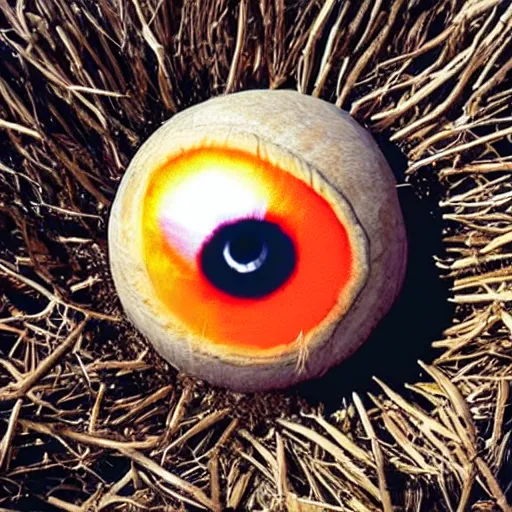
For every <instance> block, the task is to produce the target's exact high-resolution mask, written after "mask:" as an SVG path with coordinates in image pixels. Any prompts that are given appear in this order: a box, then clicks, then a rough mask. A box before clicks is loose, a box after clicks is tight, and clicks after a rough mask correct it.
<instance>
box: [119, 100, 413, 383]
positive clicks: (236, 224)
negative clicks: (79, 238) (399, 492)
mask: <svg viewBox="0 0 512 512" xmlns="http://www.w3.org/2000/svg"><path fill="white" fill-rule="evenodd" d="M406 252H407V251H406V241H405V231H404V225H403V219H402V214H401V211H400V207H399V204H398V199H397V194H396V187H395V180H394V178H393V175H392V173H391V170H390V169H389V167H388V165H387V163H386V161H385V159H384V157H383V155H382V154H381V152H380V151H379V149H378V147H377V145H376V144H375V142H374V141H373V139H372V137H371V136H370V135H369V134H368V133H367V132H366V131H365V130H364V129H363V128H362V127H360V126H359V125H358V124H357V123H356V122H355V121H354V120H353V119H351V118H350V117H349V116H348V114H347V113H346V112H343V111H341V110H339V109H338V108H337V107H335V106H334V105H331V104H330V103H327V102H324V101H322V100H319V99H316V98H312V97H309V96H305V95H301V94H299V93H297V92H292V91H247V92H242V93H237V94H232V95H227V96H223V97H219V98H215V99H212V100H209V101H207V102H205V103H202V104H199V105H197V106H195V107H192V108H189V109H187V110H185V111H183V112H181V113H180V114H177V115H175V116H174V117H173V118H172V119H171V120H169V121H168V122H167V123H165V124H164V125H163V126H162V127H161V128H160V129H159V130H157V131H156V132H155V133H154V134H153V135H152V136H151V137H150V138H149V139H148V141H147V142H146V143H145V144H144V145H143V146H142V148H141V149H140V150H139V152H138V153H137V154H136V155H135V157H134V159H133V160H132V162H131V163H130V166H129V168H128V170H127V172H126V174H125V176H124V177H123V180H122V182H121V185H120V188H119V191H118V194H117V196H116V199H115V201H114V204H113V207H112V212H111V218H110V224H109V253H110V264H111V270H112V274H113V277H114V282H115V286H116V289H117V292H118V294H119V297H120V299H121V302H122V305H123V307H124V309H125V311H126V313H127V315H128V317H129V318H130V319H131V321H132V322H133V324H134V325H135V326H136V327H137V328H138V329H139V330H140V331H141V332H142V333H143V334H144V335H145V337H146V338H147V339H148V340H149V342H150V343H151V344H152V345H153V346H154V347H155V349H156V350H157V351H158V352H159V353H160V354H161V355H162V356H163V357H164V358H165V359H166V360H168V361H169V362H170V363H171V364H172V365H173V366H175V367H176V368H178V369H180V370H182V371H184V372H186V373H189V374H192V375H194V376H196V377H199V378H202V379H205V380H208V381H209V382H211V383H213V384H216V385H220V386H224V387H229V388H232V389H235V390H238V391H257V390H265V389H272V388H283V387H287V386H291V385H293V384H296V383H298V382H300V381H303V380H305V379H309V378H313V377H316V376H319V375H321V374H323V373H325V372H326V371H327V370H328V369H329V368H330V367H331V366H333V365H335V364H337V363H339V362H340V361H342V360H343V359H344V358H346V357H348V356H349V355H350V354H352V353H353V352H354V351H355V350H356V349H357V348H358V347H359V346H360V345H361V344H362V343H363V342H364V341H365V340H366V338H367V337H368V335H369V334H370V332H371V331H372V330H373V328H374V327H375V325H376V324H377V323H378V322H379V320H380V319H381V318H382V317H383V316H384V315H385V314H386V313H387V311H388V310H389V309H390V307H391V305H392V303H393V301H394V300H395V298H396V296H397V295H398V293H399V291H400V288H401V285H402V281H403V277H404V272H405V265H406Z"/></svg>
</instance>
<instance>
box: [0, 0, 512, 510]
mask: <svg viewBox="0 0 512 512" xmlns="http://www.w3.org/2000/svg"><path fill="white" fill-rule="evenodd" d="M0 29H1V31H0V57H1V62H0V134H1V135H0V229H1V233H2V235H1V240H0V278H1V281H0V285H1V288H0V291H1V297H2V299H1V303H0V336H1V338H2V341H1V342H0V407H1V414H2V418H3V421H2V423H1V430H0V436H1V438H0V439H1V440H0V507H3V509H6V510H19V509H23V510H31V511H34V510H66V511H73V512H75V511H82V512H85V511H92V510H95V511H99V510H111V511H114V510H119V511H121V510H122V511H125V510H128V511H129V510H133V511H139V510H169V511H170V510H196V509H203V510H204V509H206V510H215V511H220V510H223V509H225V508H226V507H231V508H233V509H236V508H238V509H239V510H251V511H253V510H254V511H256V510H291V511H308V512H310V511H321V510H328V511H330V510H342V511H358V512H360V511H377V510H385V511H386V512H388V511H391V510H393V508H395V507H397V508H398V509H399V510H407V511H408V510H418V511H419V510H429V509H431V510H447V511H458V512H462V511H466V510H475V511H476V510H478V511H482V510H486V511H490V510H510V506H509V505H508V504H507V499H508V502H509V503H510V501H511V492H512V491H511V485H512V476H511V474H512V471H510V466H511V459H510V446H511V444H510V427H511V414H510V401H511V400H510V386H511V384H510V383H511V381H512V366H511V361H512V342H511V332H512V316H511V313H510V304H511V303H512V288H511V283H512V252H511V249H510V247H511V242H512V227H511V226H512V222H511V221H512V214H511V204H512V203H511V202H512V189H511V180H510V171H511V170H512V157H511V155H510V153H511V151H510V147H511V142H512V112H511V106H510V105H511V102H512V89H511V82H510V80H509V79H508V78H509V76H510V70H511V68H512V59H511V54H512V51H511V49H512V48H511V47H512V44H511V40H512V6H511V5H510V2H508V1H500V0H466V1H464V0H432V1H429V2H421V1H416V0H394V1H392V0H389V1H381V0H377V1H369V0H363V1H362V2H359V1H357V2H356V1H348V0H347V1H342V2H340V1H335V0H325V1H324V0H322V1H310V0H304V1H300V2H295V1H293V2H288V1H284V0H276V1H273V2H270V1H268V0H262V1H258V2H251V1H249V0H241V1H239V2H235V1H230V2H227V1H224V0H215V1H212V0H204V1H197V0H195V1H192V0H191V1H189V0H184V1H183V2H174V1H171V0H169V1H167V0H147V1H142V0H98V1H97V2H94V1H88V0H77V1H75V2H68V1H67V0H26V1H17V2H14V1H8V0H0ZM253 87H271V88H276V87H297V88H298V89H299V90H301V91H303V92H306V93H309V94H313V95H317V96H320V97H322V98H324V99H327V100H330V101H332V102H335V103H336V104H337V105H339V106H343V107H344V108H346V109H348V110H350V111H351V113H352V114H353V115H354V116H355V117H356V118H357V119H358V120H359V121H360V122H362V123H363V124H366V125H367V126H368V127H369V128H370V129H371V130H372V131H373V132H374V133H381V134H383V136H384V137H385V138H390V139H391V140H393V141H394V142H395V143H396V144H397V146H398V147H399V148H400V149H401V150H402V152H403V153H404V154H405V155H406V156H407V158H408V162H409V164H408V169H407V173H408V174H409V176H410V177H411V183H412V184H413V186H414V187H415V190H417V192H418V194H420V195H421V194H426V193H428V192H429V190H431V189H430V188H429V187H425V186H424V185H423V184H422V183H423V182H424V180H425V179H427V181H429V182H431V183H434V182H437V181H439V183H440V187H439V190H441V193H440V197H436V200H440V201H441V207H442V212H443V219H444V223H445V229H444V231H443V236H444V252H441V253H438V254H435V255H432V256H435V257H436V261H437V265H438V267H439V269H440V272H441V274H442V277H443V278H444V279H446V280H447V282H449V283H450V285H451V287H452V288H451V293H450V296H449V299H448V300H449V301H451V302H453V303H455V306H456V307H455V309H454V316H453V320H452V324H451V325H446V330H445V332H444V337H443V338H442V339H440V340H431V341H432V342H433V345H434V347H435V348H436V349H437V350H436V351H435V352H434V355H433V357H432V359H433V360H430V361H429V364H424V363H421V364H420V365H417V366H416V372H415V380H414V382H413V383H412V384H409V385H407V386H406V389H398V388H397V386H393V387H391V386H389V384H386V383H385V382H382V381H380V380H379V381H378V384H379V387H378V392H374V393H372V394H371V395H370V396H366V395H363V394H362V393H360V394H359V396H358V395H354V396H350V394H349V395H348V399H347V400H346V401H342V400H340V402H339V405H338V409H339V410H338V411H337V412H336V413H335V414H334V415H329V414H324V412H323V409H322V406H312V405H310V404H308V403H306V402H305V401H304V400H303V399H301V398H299V396H298V395H296V394H294V393H270V394H266V395H261V396H260V395H258V396H256V397H246V396H243V395H235V394H230V393H228V392H224V391H218V390H214V389H211V388H209V387H208V386H206V385H204V384H202V383H199V382H195V381H192V380H190V379H187V378H185V377H182V376H179V375H178V376H177V375H175V373H174V372H173V371H172V370H170V369H169V368H168V367H166V366H165V365H164V364H163V363H162V362H161V361H160V360H159V359H158V358H156V357H155V356H154V355H153V353H152V352H151V351H150V350H149V349H148V348H147V347H146V345H145V344H144V343H143V342H142V340H141V339H140V337H139V336H138V334H137V333H136V332H134V331H133V329H132V328H131V327H130V326H129V325H128V324H127V323H126V322H125V320H124V319H123V317H122V315H121V312H120V308H119V303H118V302H117V299H116V297H115V294H114V289H113V286H112V282H111V280H110V277H109V274H108V271H107V269H108V265H107V259H106V252H105V251H106V226H105V224H106V220H107V215H108V207H109V205H110V203H111V201H112V198H113V196H114V193H115V190H116V186H117V183H118V182H119V179H120V177H121V175H122V174H123V171H124V169H125V168H126V165H127V163H128V162H129V160H130V157H131V156H132V155H133V154H134V152H135V150H136V148H137V147H138V146H139V145H140V143H141V142H142V140H144V139H145V138H146V137H147V136H148V135H149V134H150V133H151V132H152V131H154V129H155V128H156V127H157V126H158V125H159V124H160V123H161V121H163V120H164V119H166V118H168V117H170V116H171V115H172V114H173V113H174V112H176V111H178V110H181V109H183V108H185V107H186V106H189V105H191V104H194V103H197V102H198V101H201V100H204V99H206V98H208V97H210V96H212V95H217V94H221V93H224V92H231V91H237V90H241V89H247V88H253ZM434 189H435V187H434ZM416 334H417V333H415V332H414V330H413V329H412V330H411V331H410V343H414V342H415V336H416ZM414 364H416V363H414ZM329 392H330V393H332V390H331V389H329ZM507 407H508V409H507ZM507 465H508V472H507Z"/></svg>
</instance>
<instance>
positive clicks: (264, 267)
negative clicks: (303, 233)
mask: <svg viewBox="0 0 512 512" xmlns="http://www.w3.org/2000/svg"><path fill="white" fill-rule="evenodd" d="M199 263H200V267H201V270H202V272H203V274H204V276H205V277H206V278H207V279H208V280H209V281H210V282H211V283H212V284H213V285H214V286H215V287H216V288H218V289H219V290H221V291H223V292H225V293H228V294H230V295H232V296H234V297H241V298H260V297H264V296H266V295H269V294H270V293H272V292H274V291H276V290H277V289H279V288H280V287H281V286H282V285H283V284H284V283H285V282H286V281H287V280H288V279H289V277H290V276H291V275H292V273H293V271H294V269H295V265H296V254H295V247H294V244H293V242H292V240H291V238H290V237H289V236H288V235H287V234H286V233H285V232H284V231H283V230H282V229H281V228H280V227H279V226H278V225H277V224H275V223H273V222H269V221H266V220H257V219H243V220H239V221H237V222H234V223H230V224H225V225H224V226H221V227H220V228H219V229H218V230H217V231H216V232H215V233H214V234H213V236H212V237H211V238H210V239H209V240H208V242H207V243H206V244H205V245H204V246H203V247H202V249H201V252H200V255H199Z"/></svg>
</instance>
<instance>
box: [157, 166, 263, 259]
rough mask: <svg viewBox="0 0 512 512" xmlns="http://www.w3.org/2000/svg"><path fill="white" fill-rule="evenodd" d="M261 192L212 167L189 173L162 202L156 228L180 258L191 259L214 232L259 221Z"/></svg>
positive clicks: (237, 176) (250, 183)
mask: <svg viewBox="0 0 512 512" xmlns="http://www.w3.org/2000/svg"><path fill="white" fill-rule="evenodd" d="M264 193H265V191H264V190H263V189H262V187H261V186H259V187H258V185H257V184H256V183H255V182H254V181H253V180H250V179H247V178H246V177H244V176H243V175H241V174H240V173H237V172H229V171H226V169H222V168H221V169H217V168H215V167H212V168H209V169H205V170H203V171H199V172H197V173H191V174H190V176H187V177H186V178H184V179H183V181H182V182H180V183H179V184H178V185H176V186H175V187H172V190H170V191H169V192H168V193H167V194H166V195H165V196H164V197H163V198H162V203H161V205H162V206H161V209H160V215H159V218H160V224H161V227H162V230H163V231H164V234H165V236H166V238H167V239H168V240H169V242H170V243H171V244H172V246H173V247H174V248H175V249H176V250H177V251H179V252H180V253H181V254H182V256H184V257H185V258H187V259H189V260H192V259H194V258H195V256H196V255H197V253H198V252H199V250H200V249H201V245H202V244H203V242H204V241H205V240H206V239H207V238H208V237H209V236H211V235H212V234H213V232H214V231H215V229H216V228H218V227H219V226H221V225H222V224H225V223H227V222H230V221H231V222H233V221H236V220H238V219H246V218H253V219H263V218H264V217H265V213H266V211H267V205H268V203H267V200H266V198H265V196H264Z"/></svg>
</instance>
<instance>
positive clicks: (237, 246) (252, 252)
mask: <svg viewBox="0 0 512 512" xmlns="http://www.w3.org/2000/svg"><path fill="white" fill-rule="evenodd" d="M263 247H264V242H263V240H261V238H260V237H258V236H254V234H250V233H249V234H244V233H242V234H241V235H240V236H239V237H238V238H235V239H234V240H231V241H230V243H229V252H230V253H231V256H232V257H233V259H234V260H235V261H237V262H238V263H249V262H251V261H255V260H257V259H258V258H259V257H260V256H261V253H262V251H263Z"/></svg>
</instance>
